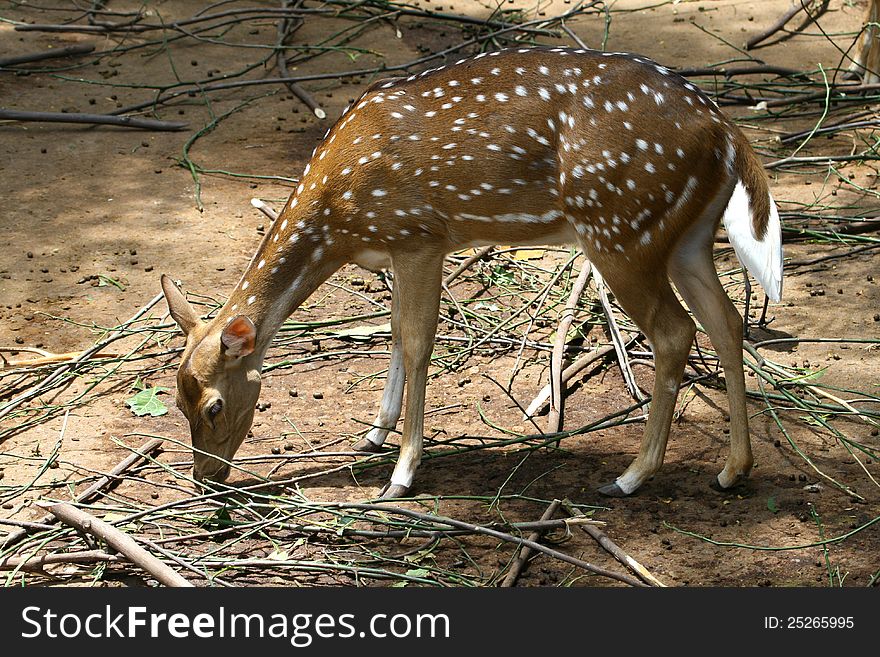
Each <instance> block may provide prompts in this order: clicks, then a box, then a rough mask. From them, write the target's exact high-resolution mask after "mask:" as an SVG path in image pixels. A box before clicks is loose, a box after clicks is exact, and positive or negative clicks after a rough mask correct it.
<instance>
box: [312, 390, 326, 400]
mask: <svg viewBox="0 0 880 657" xmlns="http://www.w3.org/2000/svg"><path fill="white" fill-rule="evenodd" d="M312 397H314V398H315V399H324V393H323V392H313V393H312Z"/></svg>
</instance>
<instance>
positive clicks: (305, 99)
mask: <svg viewBox="0 0 880 657" xmlns="http://www.w3.org/2000/svg"><path fill="white" fill-rule="evenodd" d="M289 4H290V3H289V2H288V1H287V0H284V1H283V2H282V3H281V8H282V9H287V8H288V5H289ZM298 20H299V21H300V22H302V19H301V18H300V19H298ZM290 23H291V21H290V19H289V18H287V17H283V18H280V19H279V20H278V40H277V42H276V47H277V48H278V52H277V53H276V54H275V60H276V62H277V63H278V72H279V73H281V77H283V78H289V77H290V70H288V68H287V53H285V52H284V48H283V47H282V46H284V39H285V38H287V33H288V30H289V29H290ZM284 86H285V87H287V88H288V89H289V90H290V93H292V94H293V95H294V96H296V97H297V98H299V99H300V101H302V103H303V104H304V105H305V106H306V107H308V108H309V109H310V110H312V113H313V114H314V115H315V116H317V117H318V118H319V119H326V118H327V112H325V111H324V109H323V108H322V107H321V106H320V105H318V103H317V102H316V101H315V99H314V98H312V96H311V94H309V92H307V91H306V90H305V89H303V88H302V87H301V86H300V85H299V84H297V83H296V82H285V83H284Z"/></svg>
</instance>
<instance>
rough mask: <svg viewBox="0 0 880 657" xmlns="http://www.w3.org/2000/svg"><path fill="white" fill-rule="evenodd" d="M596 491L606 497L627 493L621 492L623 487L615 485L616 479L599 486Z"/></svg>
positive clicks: (624, 495)
mask: <svg viewBox="0 0 880 657" xmlns="http://www.w3.org/2000/svg"><path fill="white" fill-rule="evenodd" d="M598 491H599V492H600V493H601V494H602V495H606V496H608V497H627V495H628V494H627V493H624V492H623V489H622V488H621V487H620V486H618V485H617V482H616V481H612V482H611V483H609V484H605V485H604V486H599V488H598Z"/></svg>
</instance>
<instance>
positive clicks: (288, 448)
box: [284, 443, 296, 452]
mask: <svg viewBox="0 0 880 657" xmlns="http://www.w3.org/2000/svg"><path fill="white" fill-rule="evenodd" d="M295 448H296V445H294V444H293V443H284V451H285V452H292V451H293V450H294V449H295Z"/></svg>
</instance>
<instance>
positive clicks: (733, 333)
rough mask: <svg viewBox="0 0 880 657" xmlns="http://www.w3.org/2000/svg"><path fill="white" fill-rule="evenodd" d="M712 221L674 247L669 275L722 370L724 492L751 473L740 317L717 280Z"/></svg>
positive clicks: (719, 481) (699, 226) (720, 481)
mask: <svg viewBox="0 0 880 657" xmlns="http://www.w3.org/2000/svg"><path fill="white" fill-rule="evenodd" d="M710 225H711V226H714V223H711V222H708V223H704V224H703V225H702V226H701V225H699V224H698V225H697V226H696V227H695V228H694V229H692V230H691V232H690V233H688V234H686V235H685V236H684V238H683V239H682V240H681V242H680V243H679V245H678V246H677V247H676V251H675V253H674V254H673V257H672V259H671V260H670V263H669V273H670V276H671V277H672V280H673V282H674V283H675V287H676V288H677V289H678V291H679V293H680V294H681V296H682V298H683V299H684V300H685V303H687V305H688V307H689V308H690V309H691V311H692V312H693V313H694V316H695V317H696V318H697V320H698V321H699V322H700V324H702V325H703V328H705V329H706V332H707V333H708V334H709V338H710V339H711V340H712V345H713V346H714V347H715V351H716V352H717V353H718V357H719V359H720V360H721V366H722V367H723V368H724V378H725V380H726V383H727V399H728V404H729V406H730V455H729V456H728V458H727V463H726V464H725V466H724V469H723V470H722V471H721V473H720V474H719V475H718V485H720V486H721V488H730V487H731V486H733V485H734V484H736V483H738V482H739V481H741V480H742V479H743V478H745V477H747V476H748V474H749V471H750V470H751V469H752V463H753V458H752V447H751V443H750V441H749V424H748V414H747V409H746V391H745V379H744V377H743V362H742V317H740V314H739V312H737V310H736V308H735V307H734V305H733V303H732V302H731V301H730V298H729V297H728V296H727V293H725V291H724V288H723V287H722V286H721V281H720V280H718V274H717V272H716V271H715V265H714V263H713V261H712V239H713V232H714V231H710V230H708V227H709V226H710Z"/></svg>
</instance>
